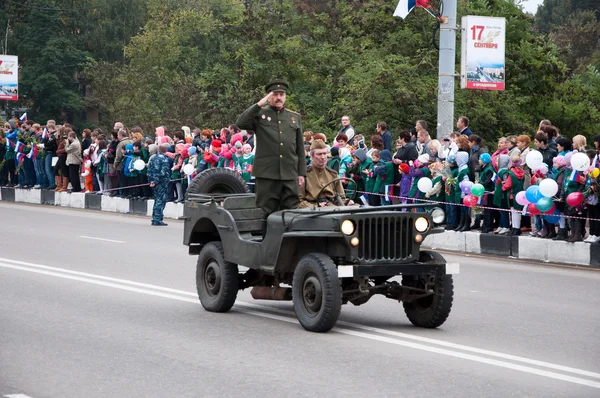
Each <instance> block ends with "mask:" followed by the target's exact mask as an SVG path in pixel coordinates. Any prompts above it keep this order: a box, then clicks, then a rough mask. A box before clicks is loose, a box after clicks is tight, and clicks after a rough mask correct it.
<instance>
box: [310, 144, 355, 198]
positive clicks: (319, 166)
mask: <svg viewBox="0 0 600 398" xmlns="http://www.w3.org/2000/svg"><path fill="white" fill-rule="evenodd" d="M310 159H311V164H310V166H308V167H307V168H306V179H305V182H304V184H302V185H301V186H300V190H299V191H300V192H299V193H300V208H301V209H303V208H304V209H305V208H315V207H328V206H342V205H348V206H352V205H354V202H352V201H351V200H347V199H345V196H346V195H345V193H344V188H343V187H342V182H341V181H338V182H334V183H331V184H329V185H327V183H329V182H331V181H333V180H335V179H336V178H338V173H337V172H336V171H335V170H333V169H330V168H329V167H327V166H326V165H327V145H326V144H325V142H323V141H322V140H314V141H313V142H312V144H311V146H310ZM326 185H327V186H326ZM323 187H325V189H323ZM321 189H323V191H322V192H321V194H320V195H319V192H320V191H321ZM317 195H318V196H317Z"/></svg>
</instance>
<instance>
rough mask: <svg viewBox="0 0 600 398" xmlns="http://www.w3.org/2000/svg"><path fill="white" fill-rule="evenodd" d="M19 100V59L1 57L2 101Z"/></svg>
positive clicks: (13, 56)
mask: <svg viewBox="0 0 600 398" xmlns="http://www.w3.org/2000/svg"><path fill="white" fill-rule="evenodd" d="M18 99H19V57H17V56H15V55H0V100H7V101H16V100H18Z"/></svg>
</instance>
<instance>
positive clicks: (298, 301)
mask: <svg viewBox="0 0 600 398" xmlns="http://www.w3.org/2000/svg"><path fill="white" fill-rule="evenodd" d="M292 296H293V300H294V311H295V312H296V317H297V318H298V321H299V322H300V325H302V327H303V328H304V329H306V330H308V331H311V332H320V333H322V332H327V331H329V330H331V328H333V327H334V326H335V324H336V322H337V320H338V318H339V316H340V312H341V310H342V287H341V284H340V280H339V278H338V273H337V268H336V266H335V263H334V262H333V260H331V258H330V257H329V256H327V255H325V254H322V253H310V254H307V255H305V256H304V257H302V258H301V259H300V261H299V262H298V264H297V265H296V270H295V271H294V277H293V280H292Z"/></svg>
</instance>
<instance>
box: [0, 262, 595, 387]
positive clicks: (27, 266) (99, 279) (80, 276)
mask: <svg viewBox="0 0 600 398" xmlns="http://www.w3.org/2000/svg"><path fill="white" fill-rule="evenodd" d="M11 263H12V264H11ZM0 267H4V268H12V269H17V270H22V271H27V272H33V273H38V274H44V275H50V276H55V277H58V278H63V279H70V280H75V281H80V282H86V283H91V284H95V285H101V286H106V287H112V288H116V289H121V290H126V291H131V292H135V293H142V294H147V295H151V296H156V297H162V298H168V299H172V300H178V301H183V302H189V303H193V304H199V301H198V299H197V295H196V293H192V292H186V291H183V290H177V289H170V288H165V287H162V286H156V285H151V284H146V283H140V282H134V281H130V280H126V279H118V278H111V277H106V276H102V275H95V274H88V273H84V272H78V271H71V270H67V269H64V268H56V267H49V266H45V265H41V264H33V263H27V262H23V261H16V260H10V259H5V258H0ZM36 268H37V269H36ZM92 278H94V279H92ZM104 281H106V282H104ZM109 281H110V282H109ZM114 282H118V283H114ZM127 285H129V286H127ZM134 286H139V287H134ZM142 287H144V288H150V289H153V290H147V289H143V288H142ZM161 291H162V292H168V293H161ZM170 293H175V294H170ZM181 295H184V296H188V297H194V298H193V299H192V298H187V297H182V296H181ZM236 306H239V307H246V308H254V309H260V310H267V311H270V312H275V313H281V314H283V315H285V316H279V315H275V314H269V313H264V312H257V311H254V310H252V309H247V310H243V311H241V312H243V313H246V314H250V315H255V316H260V317H263V318H268V319H274V320H279V321H284V322H288V323H295V324H297V322H298V321H297V320H296V319H295V318H292V316H294V314H293V312H291V311H285V310H280V309H277V308H273V307H269V306H263V305H257V304H251V303H246V302H243V301H236ZM339 326H346V327H349V328H354V329H359V330H363V331H365V332H370V333H365V332H362V331H356V330H351V329H347V328H340V327H339ZM334 331H337V332H339V333H342V334H347V335H351V336H355V337H361V338H366V339H370V340H376V341H380V342H384V343H389V344H395V345H400V346H405V347H410V348H414V349H419V350H422V351H428V352H433V353H437V354H442V355H446V356H452V357H456V358H461V359H466V360H470V361H474V362H479V363H485V364H488V365H493V366H498V367H503V368H507V369H512V370H517V371H520V372H524V373H530V374H535V375H539V376H544V377H548V378H553V379H557V380H562V381H567V382H571V383H575V384H581V385H585V386H589V387H593V388H599V389H600V382H596V381H591V380H586V379H581V378H578V377H574V376H569V375H564V374H560V373H556V372H550V371H546V370H541V369H536V368H532V367H529V366H523V365H519V364H514V363H510V362H505V361H500V360H496V359H491V358H485V357H482V356H477V355H472V354H466V353H463V352H458V351H452V350H450V349H445V348H438V347H431V346H427V345H423V344H419V343H413V342H410V341H403V340H399V339H407V340H415V341H420V342H423V343H428V344H435V345H438V346H442V347H447V348H451V349H454V350H462V351H467V352H472V353H477V354H481V355H486V356H489V357H496V358H502V359H506V360H511V361H515V362H522V363H527V364H530V365H535V366H540V367H545V368H548V369H554V370H559V371H563V372H568V373H573V374H578V375H581V376H587V377H592V378H597V379H600V373H595V372H590V371H586V370H582V369H577V368H572V367H568V366H562V365H556V364H552V363H548V362H543V361H538V360H534V359H529V358H523V357H518V356H515V355H510V354H504V353H500V352H495V351H489V350H484V349H479V348H475V347H469V346H464V345H460V344H454V343H450V342H446V341H442V340H435V339H430V338H426V337H420V336H414V335H411V334H407V333H400V332H394V331H391V330H386V329H380V328H375V327H369V326H365V325H360V324H356V323H352V322H346V321H338V327H336V328H335V329H334ZM374 333H376V334H374ZM377 334H383V335H388V336H392V337H394V338H391V337H385V336H379V335H377Z"/></svg>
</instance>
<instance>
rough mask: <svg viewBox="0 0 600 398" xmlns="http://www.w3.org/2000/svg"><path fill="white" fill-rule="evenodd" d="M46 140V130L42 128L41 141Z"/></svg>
mask: <svg viewBox="0 0 600 398" xmlns="http://www.w3.org/2000/svg"><path fill="white" fill-rule="evenodd" d="M46 138H48V129H47V128H44V131H42V139H43V140H45V139H46Z"/></svg>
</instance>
